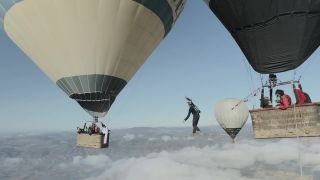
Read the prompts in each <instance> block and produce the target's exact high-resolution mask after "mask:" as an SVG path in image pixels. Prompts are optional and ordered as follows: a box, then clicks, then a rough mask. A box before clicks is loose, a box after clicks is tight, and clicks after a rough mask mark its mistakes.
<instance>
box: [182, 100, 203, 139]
mask: <svg viewBox="0 0 320 180" xmlns="http://www.w3.org/2000/svg"><path fill="white" fill-rule="evenodd" d="M187 103H188V105H189V112H188V115H187V117H186V118H185V119H184V121H187V119H188V118H189V117H190V114H191V113H192V116H193V120H192V126H193V131H192V133H193V134H194V133H196V132H197V131H200V129H199V128H198V122H199V119H200V110H199V109H198V108H197V106H196V105H194V104H193V102H192V101H188V102H187Z"/></svg>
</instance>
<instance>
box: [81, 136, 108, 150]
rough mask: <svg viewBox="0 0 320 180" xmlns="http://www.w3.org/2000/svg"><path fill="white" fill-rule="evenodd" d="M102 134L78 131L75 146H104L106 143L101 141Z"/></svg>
mask: <svg viewBox="0 0 320 180" xmlns="http://www.w3.org/2000/svg"><path fill="white" fill-rule="evenodd" d="M103 139H104V135H103V134H102V135H101V134H91V135H89V134H86V133H80V134H78V136H77V146H81V147H90V148H105V147H107V144H104V143H103Z"/></svg>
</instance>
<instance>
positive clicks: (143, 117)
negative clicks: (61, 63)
mask: <svg viewBox="0 0 320 180" xmlns="http://www.w3.org/2000/svg"><path fill="white" fill-rule="evenodd" d="M319 58H320V52H319V50H317V51H316V52H315V53H314V54H313V55H312V56H311V57H310V58H309V60H308V61H307V62H305V63H304V64H303V65H302V66H300V67H299V68H298V69H297V70H296V72H297V76H299V75H302V79H301V80H302V83H303V86H304V90H306V91H307V92H308V93H309V94H310V96H311V98H312V99H313V101H317V100H319V99H320V96H319V93H318V92H320V91H319V90H320V86H319V81H318V76H319V74H320V72H319V67H320V61H319ZM293 74H294V73H293V71H288V72H285V73H281V74H279V75H278V77H279V78H280V79H281V80H283V81H284V80H290V79H292V78H293ZM251 77H252V78H251ZM259 82H260V79H259V74H257V73H256V72H254V70H253V69H252V68H251V67H250V66H249V64H248V63H247V60H246V59H245V57H244V56H243V54H242V52H241V51H240V49H239V47H238V46H237V44H236V43H235V41H234V40H233V39H232V37H231V35H230V34H229V33H228V31H227V30H226V29H225V28H224V27H223V25H222V24H221V23H220V22H219V21H218V20H217V18H216V17H215V16H214V15H213V13H212V12H211V11H210V10H209V8H208V7H207V6H206V5H205V3H203V2H202V1H188V2H187V5H186V8H185V10H184V12H183V13H182V14H181V16H180V19H179V20H178V21H177V23H176V25H175V26H174V28H173V29H172V31H171V32H170V33H169V34H168V36H167V37H166V39H165V40H163V41H162V43H161V44H160V46H159V47H158V48H157V49H156V50H155V51H154V52H153V54H152V55H151V56H150V57H149V58H148V60H147V61H146V63H145V64H144V65H143V66H142V67H141V68H140V70H139V71H138V72H137V73H136V75H135V76H134V78H133V79H132V80H131V81H130V82H129V83H128V85H127V86H126V87H125V88H124V90H123V91H122V92H121V93H120V95H119V96H118V97H117V99H116V101H115V103H114V104H113V106H112V108H111V110H110V111H109V113H108V115H107V116H106V117H105V118H103V119H102V121H104V122H107V124H108V125H109V126H110V128H126V127H140V126H190V125H191V122H190V119H189V122H187V123H186V124H183V123H182V120H183V119H184V118H185V116H186V115H187V111H188V106H187V104H186V101H185V99H184V97H185V96H188V97H191V98H192V99H193V100H194V102H195V103H196V104H197V105H198V107H199V108H200V109H201V111H202V112H201V118H200V122H199V125H200V127H201V126H202V125H213V124H217V123H216V121H215V119H214V114H213V113H214V106H215V104H216V103H218V102H219V101H220V100H222V99H224V98H228V97H235V98H243V97H245V96H247V95H248V94H249V93H250V92H251V91H252V89H255V88H257V87H258V86H259V85H260V83H259ZM0 84H1V85H0V89H1V91H0V92H1V93H0V99H1V102H0V123H1V126H0V131H42V130H45V131H55V130H73V129H75V127H76V126H80V125H82V124H83V122H85V121H89V120H91V117H90V116H89V115H88V114H87V113H86V112H85V111H84V110H82V108H81V107H80V106H79V105H78V104H77V103H76V102H75V101H74V100H72V99H70V98H68V97H67V95H66V94H65V93H64V92H62V90H61V89H60V88H58V87H57V86H56V85H55V83H53V82H52V81H51V80H49V79H48V78H47V77H46V76H45V75H44V73H42V72H41V71H40V70H39V69H38V68H37V67H36V66H35V65H34V64H33V63H32V61H31V60H29V58H28V57H26V56H25V55H24V53H23V52H22V51H21V50H19V48H18V47H16V46H15V45H14V43H12V42H11V41H10V40H9V39H8V38H7V36H6V34H5V33H4V32H3V31H0ZM283 89H284V90H285V91H287V92H289V95H291V96H293V95H292V93H291V90H290V89H289V88H288V87H283ZM257 99H258V98H256V100H257ZM253 104H255V105H258V102H257V101H254V99H253V100H251V101H249V103H248V106H249V107H250V108H252V106H253Z"/></svg>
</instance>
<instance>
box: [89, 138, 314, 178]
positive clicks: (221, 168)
mask: <svg viewBox="0 0 320 180" xmlns="http://www.w3.org/2000/svg"><path fill="white" fill-rule="evenodd" d="M162 139H163V138H162ZM297 147H298V144H297V142H296V141H295V140H288V139H285V140H280V141H278V142H271V143H259V142H255V141H242V142H238V143H236V144H232V143H226V144H223V145H214V146H206V147H203V148H199V147H186V148H183V149H181V150H178V151H173V152H167V151H162V152H160V153H151V154H149V155H147V156H145V157H140V158H129V159H121V160H118V161H114V162H112V164H111V165H110V166H109V168H108V169H106V170H105V171H104V172H103V173H102V174H100V175H99V176H98V177H94V178H93V177H92V178H91V179H98V180H100V179H101V180H106V179H107V180H140V179H148V180H163V179H174V180H194V179H197V180H212V179H217V180H234V179H237V180H255V179H272V178H273V179H277V178H280V177H281V178H283V179H285V178H295V177H298V173H297V172H296V171H293V172H285V173H282V172H281V171H279V170H277V168H275V169H274V170H268V169H264V168H262V170H261V169H260V170H257V171H255V166H256V164H257V163H262V164H264V166H265V165H271V167H272V166H273V165H281V164H286V163H292V164H293V165H297V164H298V148H297ZM318 152H320V149H319V150H318ZM316 155H317V154H312V153H311V154H309V155H308V156H305V158H306V159H305V161H306V162H309V163H312V164H313V165H316V164H320V158H317V157H316ZM308 159H309V160H308ZM310 159H312V161H311V160H310ZM250 168H251V169H253V173H252V175H251V176H245V175H243V174H242V171H244V170H245V169H250ZM124 172H125V173H124ZM273 172H274V173H273ZM262 175H263V176H264V178H262Z"/></svg>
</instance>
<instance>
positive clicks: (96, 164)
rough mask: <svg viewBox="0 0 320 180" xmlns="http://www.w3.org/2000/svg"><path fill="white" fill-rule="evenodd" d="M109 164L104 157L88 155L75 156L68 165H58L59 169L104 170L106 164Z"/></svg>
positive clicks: (108, 159) (108, 160)
mask: <svg viewBox="0 0 320 180" xmlns="http://www.w3.org/2000/svg"><path fill="white" fill-rule="evenodd" d="M110 162H111V160H110V158H109V157H108V156H106V155H103V154H99V155H88V156H86V157H83V156H75V157H73V160H72V161H71V162H69V163H61V164H60V165H59V167H60V168H67V167H77V166H81V167H91V168H92V167H93V168H104V167H106V165H107V164H109V163H110Z"/></svg>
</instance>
